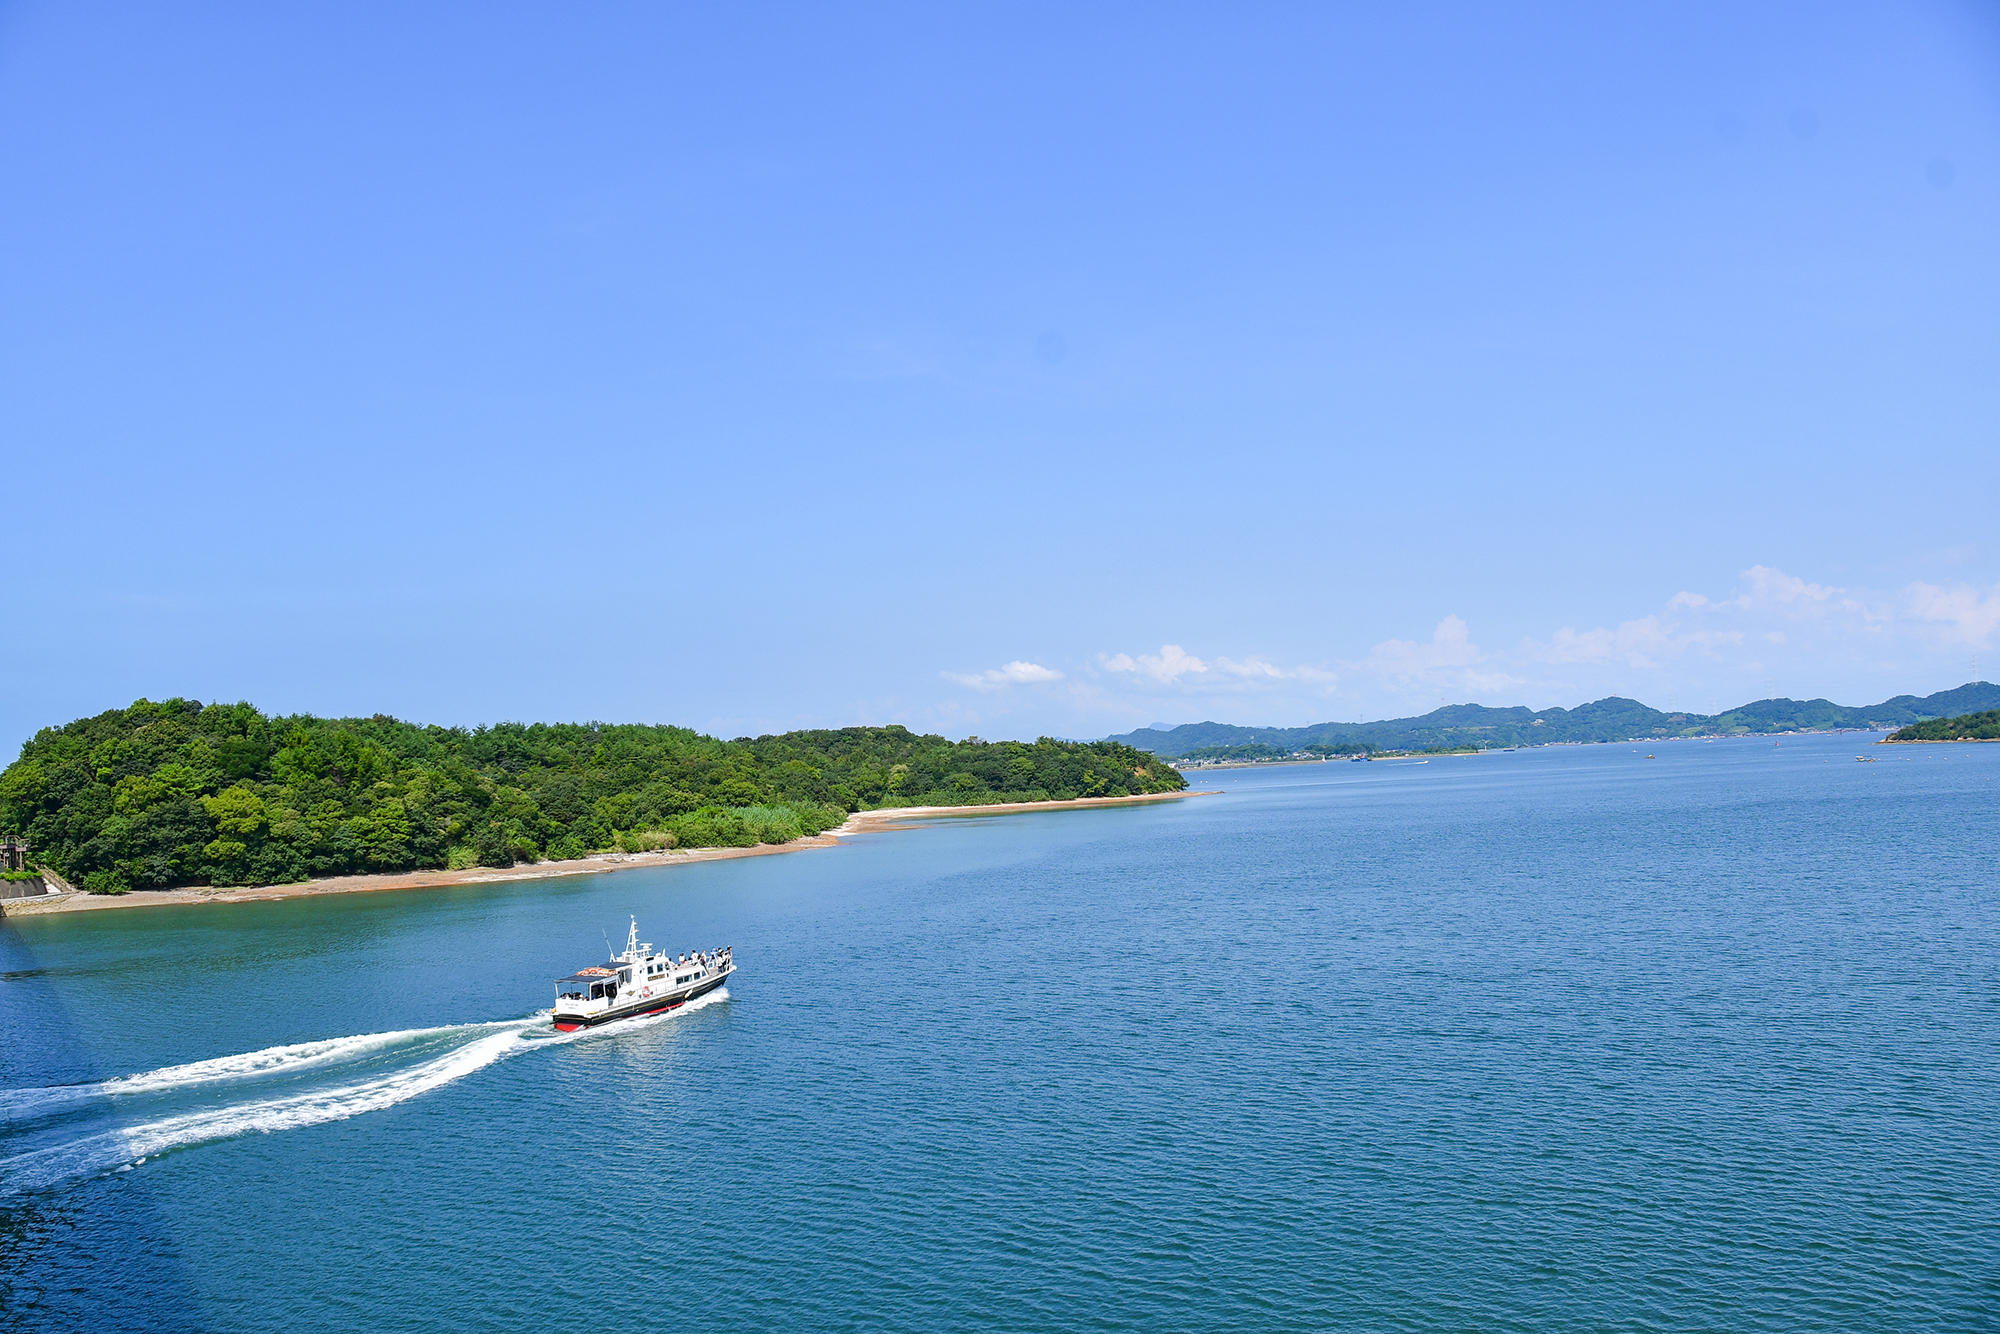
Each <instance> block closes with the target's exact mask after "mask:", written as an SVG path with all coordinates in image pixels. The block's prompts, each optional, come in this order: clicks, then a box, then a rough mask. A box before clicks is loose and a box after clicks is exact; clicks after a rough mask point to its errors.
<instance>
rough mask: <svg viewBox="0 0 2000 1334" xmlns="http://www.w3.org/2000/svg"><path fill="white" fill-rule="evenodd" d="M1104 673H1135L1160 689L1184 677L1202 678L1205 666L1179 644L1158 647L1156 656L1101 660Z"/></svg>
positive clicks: (1149, 654)
mask: <svg viewBox="0 0 2000 1334" xmlns="http://www.w3.org/2000/svg"><path fill="white" fill-rule="evenodd" d="M1102 661H1103V663H1104V670H1105V671H1107V672H1136V673H1137V674H1139V675H1140V676H1145V677H1150V678H1151V679H1152V680H1155V681H1158V682H1159V683H1160V684H1161V685H1172V684H1174V682H1176V681H1178V680H1180V679H1181V678H1182V677H1184V676H1205V675H1207V673H1208V664H1207V663H1205V662H1203V661H1202V660H1201V659H1200V658H1197V657H1195V656H1193V655H1192V654H1190V653H1189V652H1188V651H1187V650H1186V649H1184V648H1182V647H1181V646H1180V645H1179V644H1162V645H1160V651H1159V652H1158V653H1141V654H1140V655H1139V656H1138V657H1136V658H1135V657H1133V656H1132V655H1131V654H1129V653H1117V654H1113V655H1112V656H1111V657H1108V658H1105V659H1103V660H1102Z"/></svg>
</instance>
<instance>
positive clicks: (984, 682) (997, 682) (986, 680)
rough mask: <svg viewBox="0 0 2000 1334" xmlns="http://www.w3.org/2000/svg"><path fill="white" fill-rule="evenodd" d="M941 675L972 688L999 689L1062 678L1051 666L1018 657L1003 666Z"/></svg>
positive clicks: (1038, 683) (1037, 683)
mask: <svg viewBox="0 0 2000 1334" xmlns="http://www.w3.org/2000/svg"><path fill="white" fill-rule="evenodd" d="M942 675H943V677H944V678H945V680H947V681H956V682H958V683H959V684H960V685H962V686H971V687H972V688H973V689H974V690H1000V689H1004V688H1005V687H1007V686H1028V685H1040V684H1042V683H1043V682H1045V681H1060V680H1062V679H1063V674H1062V673H1061V672H1059V671H1057V670H1056V669H1055V668H1053V667H1044V666H1042V664H1040V663H1039V662H1022V661H1020V660H1019V659H1016V660H1015V661H1013V662H1010V663H1008V664H1006V665H1005V666H1003V667H989V668H987V669H986V670H985V671H983V672H944V673H942Z"/></svg>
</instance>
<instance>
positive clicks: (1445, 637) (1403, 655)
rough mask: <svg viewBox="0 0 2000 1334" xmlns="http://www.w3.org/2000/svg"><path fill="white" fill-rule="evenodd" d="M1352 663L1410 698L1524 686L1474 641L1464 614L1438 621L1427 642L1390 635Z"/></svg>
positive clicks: (1365, 673)
mask: <svg viewBox="0 0 2000 1334" xmlns="http://www.w3.org/2000/svg"><path fill="white" fill-rule="evenodd" d="M1353 666H1354V667H1355V669H1356V670H1357V671H1359V672H1360V673H1361V674H1363V675H1365V676H1370V677H1373V678H1375V679H1376V680H1379V681H1383V682H1385V683H1386V684H1387V685H1389V686H1390V687H1391V688H1393V689H1395V690H1398V691H1400V692H1402V693H1403V694H1404V695H1405V696H1406V697H1414V694H1428V693H1430V692H1433V691H1458V692H1460V693H1463V694H1471V695H1492V694H1494V693H1495V692H1497V691H1502V690H1507V689H1510V688H1512V687H1515V686H1520V685H1523V684H1525V682H1523V681H1522V679H1521V678H1520V677H1518V676H1515V675H1514V674H1512V673H1511V672H1508V671H1505V670H1501V669H1499V668H1497V667H1495V666H1494V665H1493V664H1492V663H1491V662H1489V660H1488V658H1487V654H1486V651H1485V650H1484V649H1482V648H1480V647H1479V645H1477V644H1475V643H1473V642H1472V629H1471V627H1470V626H1468V625H1466V623H1465V619H1464V618H1463V617H1460V616H1447V617H1445V618H1444V619H1443V620H1441V621H1439V622H1438V623H1437V628H1436V629H1435V630H1433V631H1431V637H1430V638H1429V639H1428V640H1410V639H1385V640H1383V641H1382V642H1381V643H1379V644H1377V645H1376V646H1375V647H1374V648H1372V649H1370V650H1369V652H1368V656H1367V657H1366V658H1364V659H1363V660H1362V661H1361V662H1359V663H1356V664H1353ZM1413 692H1414V694H1413Z"/></svg>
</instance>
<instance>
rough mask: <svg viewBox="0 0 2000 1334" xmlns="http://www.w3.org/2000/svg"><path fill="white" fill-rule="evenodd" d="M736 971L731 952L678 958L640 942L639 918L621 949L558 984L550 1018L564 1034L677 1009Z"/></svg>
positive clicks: (696, 953) (704, 952)
mask: <svg viewBox="0 0 2000 1334" xmlns="http://www.w3.org/2000/svg"><path fill="white" fill-rule="evenodd" d="M735 971H736V965H735V964H734V963H732V962H730V950H729V948H728V947H724V948H722V949H719V950H693V951H690V952H689V953H687V954H683V955H680V956H679V957H674V956H670V955H667V954H663V953H658V952H655V950H654V949H653V947H652V946H651V945H647V944H642V943H641V942H640V940H639V919H638V918H636V917H635V918H633V919H632V930H631V933H630V934H629V935H627V936H626V937H625V952H624V953H623V954H617V955H613V956H612V958H611V962H610V964H609V965H608V966H606V967H601V968H581V969H578V970H577V971H576V972H574V973H571V974H570V975H569V976H568V977H565V978H563V979H561V980H560V981H558V982H557V983H556V1003H555V1008H554V1009H552V1010H550V1011H549V1018H550V1019H551V1020H552V1021H553V1022H554V1024H555V1026H556V1027H557V1028H558V1029H560V1030H561V1031H562V1032H565V1033H573V1032H575V1031H576V1030H577V1029H579V1028H588V1027H590V1026H591V1025H592V1024H603V1023H609V1022H610V1021H611V1020H613V1019H635V1018H637V1017H638V1016H640V1015H642V1014H658V1013H660V1012H661V1011H662V1010H674V1009H679V1008H680V1007H681V1006H683V1005H685V1004H687V1003H688V1002H689V1001H691V1000H693V999H694V998H695V997H697V996H705V995H707V994H708V993H709V992H711V991H713V990H715V989H716V988H717V987H719V986H721V985H722V984H723V982H724V981H725V980H726V979H727V978H728V976H729V975H730V974H731V973H733V972H735Z"/></svg>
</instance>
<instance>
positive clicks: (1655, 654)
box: [1523, 593, 1743, 668]
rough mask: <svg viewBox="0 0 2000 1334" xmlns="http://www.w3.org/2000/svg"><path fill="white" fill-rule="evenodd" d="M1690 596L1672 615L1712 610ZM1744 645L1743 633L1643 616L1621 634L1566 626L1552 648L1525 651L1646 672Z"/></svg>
mask: <svg viewBox="0 0 2000 1334" xmlns="http://www.w3.org/2000/svg"><path fill="white" fill-rule="evenodd" d="M1688 596H1689V595H1688V594H1686V593H1679V594H1676V595H1675V596H1674V598H1673V599H1672V600H1671V601H1669V602H1668V603H1667V607H1668V611H1669V615H1670V616H1671V613H1672V611H1673V610H1674V609H1676V608H1689V607H1692V608H1700V607H1706V606H1708V605H1709V601H1708V599H1707V598H1702V599H1701V600H1700V601H1699V602H1684V601H1682V599H1683V598H1686V597H1688ZM1695 596H1699V595H1698V594H1697V595H1695ZM1742 642H1743V632H1742V631H1740V630H1688V629H1682V628H1680V627H1679V625H1678V623H1676V622H1675V621H1672V620H1670V619H1668V618H1663V617H1660V616H1641V617H1639V618H1637V619H1636V620H1630V621H1621V622H1619V624H1618V627H1617V628H1616V629H1606V628H1604V627H1602V626H1600V627H1598V628H1597V629H1594V630H1575V629H1572V628H1570V627H1569V626H1567V625H1566V626H1564V627H1563V628H1562V629H1560V630H1558V631H1556V632H1555V633H1554V634H1553V635H1551V636H1549V639H1548V642H1546V643H1537V642H1536V641H1534V640H1529V641H1528V642H1527V643H1526V644H1525V645H1523V652H1524V653H1525V654H1526V655H1527V656H1528V657H1530V658H1534V659H1537V660H1539V661H1542V662H1552V663H1585V662H1587V663H1610V662H1622V663H1625V664H1626V665H1628V666H1632V667H1642V668H1643V667H1657V666H1659V665H1660V662H1661V660H1662V659H1665V658H1671V657H1676V656H1678V655H1680V654H1682V653H1685V652H1686V651H1687V650H1689V649H1691V648H1701V649H1713V648H1720V647H1723V646H1726V645H1731V644H1740V643H1742Z"/></svg>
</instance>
